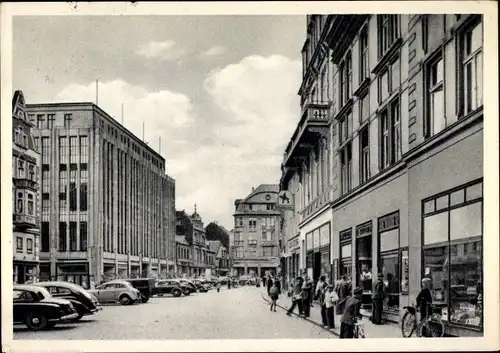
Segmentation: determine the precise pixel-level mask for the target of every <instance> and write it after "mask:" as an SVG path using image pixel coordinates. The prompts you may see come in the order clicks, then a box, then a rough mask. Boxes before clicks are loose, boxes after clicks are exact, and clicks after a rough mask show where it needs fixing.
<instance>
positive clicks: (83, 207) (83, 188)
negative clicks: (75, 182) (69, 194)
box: [80, 180, 88, 211]
mask: <svg viewBox="0 0 500 353" xmlns="http://www.w3.org/2000/svg"><path fill="white" fill-rule="evenodd" d="M87 209H88V205H87V182H86V181H85V182H84V181H83V180H82V181H81V182H80V211H87Z"/></svg>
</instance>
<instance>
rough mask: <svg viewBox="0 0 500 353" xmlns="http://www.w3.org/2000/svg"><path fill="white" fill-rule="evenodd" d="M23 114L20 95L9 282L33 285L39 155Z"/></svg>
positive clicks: (18, 95)
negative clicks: (12, 246)
mask: <svg viewBox="0 0 500 353" xmlns="http://www.w3.org/2000/svg"><path fill="white" fill-rule="evenodd" d="M32 131H33V123H32V122H30V121H29V119H28V116H27V114H26V106H25V101H24V95H23V92H21V91H16V92H15V93H14V97H13V99H12V211H13V212H12V213H13V231H14V234H13V236H14V237H13V242H12V243H13V245H14V249H13V254H14V257H13V281H14V283H21V284H22V283H26V282H36V281H37V280H38V271H39V267H38V265H39V253H40V209H39V203H40V184H39V174H40V154H39V153H38V151H37V149H36V147H35V142H34V140H33V136H32Z"/></svg>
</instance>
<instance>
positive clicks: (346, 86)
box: [340, 53, 352, 107]
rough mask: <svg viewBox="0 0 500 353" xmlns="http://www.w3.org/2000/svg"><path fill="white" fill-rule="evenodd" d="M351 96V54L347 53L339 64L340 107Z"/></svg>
mask: <svg viewBox="0 0 500 353" xmlns="http://www.w3.org/2000/svg"><path fill="white" fill-rule="evenodd" d="M351 95H352V58H351V53H347V55H346V56H345V58H344V60H343V61H342V62H341V63H340V107H343V106H344V104H346V103H347V101H348V100H349V99H350V98H351Z"/></svg>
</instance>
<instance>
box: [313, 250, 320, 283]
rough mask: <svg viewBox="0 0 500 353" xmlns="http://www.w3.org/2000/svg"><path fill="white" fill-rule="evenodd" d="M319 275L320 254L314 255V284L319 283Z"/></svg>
mask: <svg viewBox="0 0 500 353" xmlns="http://www.w3.org/2000/svg"><path fill="white" fill-rule="evenodd" d="M320 275H321V253H320V252H319V251H318V252H315V253H314V266H313V279H314V283H316V282H318V281H319V276H320Z"/></svg>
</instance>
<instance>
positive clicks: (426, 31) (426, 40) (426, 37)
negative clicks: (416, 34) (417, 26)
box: [421, 15, 429, 53]
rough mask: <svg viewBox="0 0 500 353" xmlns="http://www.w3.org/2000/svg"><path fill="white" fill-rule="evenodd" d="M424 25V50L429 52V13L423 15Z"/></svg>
mask: <svg viewBox="0 0 500 353" xmlns="http://www.w3.org/2000/svg"><path fill="white" fill-rule="evenodd" d="M421 16H422V17H421V18H422V19H421V22H422V23H421V26H422V50H423V51H424V53H427V50H428V47H429V18H428V16H429V15H421Z"/></svg>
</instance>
